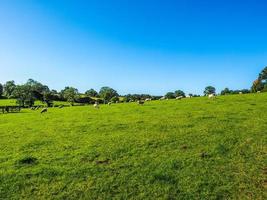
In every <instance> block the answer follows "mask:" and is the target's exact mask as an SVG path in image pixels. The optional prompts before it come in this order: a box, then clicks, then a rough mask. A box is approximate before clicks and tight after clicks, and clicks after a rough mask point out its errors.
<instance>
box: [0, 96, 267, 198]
mask: <svg viewBox="0 0 267 200" xmlns="http://www.w3.org/2000/svg"><path fill="white" fill-rule="evenodd" d="M2 101H6V100H0V104H3V102H2ZM266 145H267V94H250V95H234V96H221V97H218V98H217V99H215V100H209V99H207V98H203V97H201V98H192V99H183V100H181V101H176V100H169V101H152V102H147V103H145V105H143V106H139V105H137V104H136V103H122V104H112V105H111V106H107V105H101V106H100V109H99V110H97V109H94V108H93V106H81V107H66V108H63V109H59V108H51V109H49V110H48V113H45V114H43V115H41V114H40V113H39V111H31V110H29V109H23V110H22V112H21V113H15V114H14V113H11V114H0V199H20V198H21V199H78V198H82V199H111V198H115V199H153V200H154V199H242V200H243V199H267V195H266V189H267V177H266V176H267V159H266V155H267V154H266V153H267V151H266V150H267V149H266Z"/></svg>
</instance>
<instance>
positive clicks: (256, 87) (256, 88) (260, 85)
mask: <svg viewBox="0 0 267 200" xmlns="http://www.w3.org/2000/svg"><path fill="white" fill-rule="evenodd" d="M263 88H264V84H263V83H262V81H261V80H260V79H257V80H255V81H254V82H253V85H252V87H251V92H258V91H262V90H263Z"/></svg>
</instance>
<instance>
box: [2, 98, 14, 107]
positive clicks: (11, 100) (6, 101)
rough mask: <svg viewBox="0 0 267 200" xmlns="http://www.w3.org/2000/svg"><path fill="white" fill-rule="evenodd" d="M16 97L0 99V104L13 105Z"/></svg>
mask: <svg viewBox="0 0 267 200" xmlns="http://www.w3.org/2000/svg"><path fill="white" fill-rule="evenodd" d="M15 105H17V104H16V99H0V106H15Z"/></svg>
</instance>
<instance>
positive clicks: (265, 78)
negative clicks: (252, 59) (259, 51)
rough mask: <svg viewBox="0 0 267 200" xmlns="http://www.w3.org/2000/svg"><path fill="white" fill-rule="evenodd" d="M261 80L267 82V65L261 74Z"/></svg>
mask: <svg viewBox="0 0 267 200" xmlns="http://www.w3.org/2000/svg"><path fill="white" fill-rule="evenodd" d="M259 80H260V81H262V82H263V83H267V67H265V68H264V69H263V70H262V71H261V73H260V74H259Z"/></svg>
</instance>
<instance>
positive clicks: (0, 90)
mask: <svg viewBox="0 0 267 200" xmlns="http://www.w3.org/2000/svg"><path fill="white" fill-rule="evenodd" d="M3 89H4V88H3V85H2V84H1V83H0V98H1V97H2V95H3Z"/></svg>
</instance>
